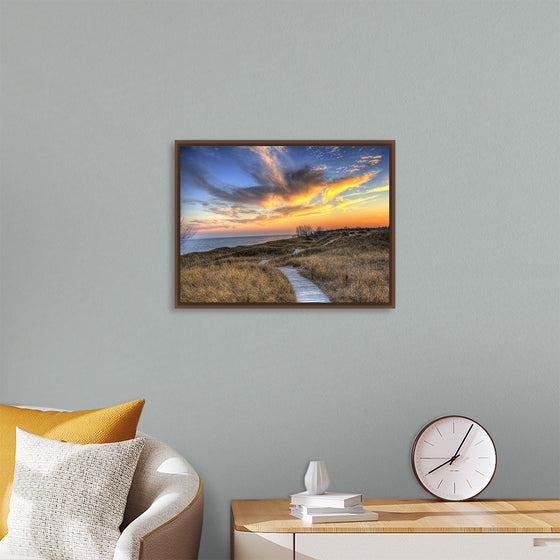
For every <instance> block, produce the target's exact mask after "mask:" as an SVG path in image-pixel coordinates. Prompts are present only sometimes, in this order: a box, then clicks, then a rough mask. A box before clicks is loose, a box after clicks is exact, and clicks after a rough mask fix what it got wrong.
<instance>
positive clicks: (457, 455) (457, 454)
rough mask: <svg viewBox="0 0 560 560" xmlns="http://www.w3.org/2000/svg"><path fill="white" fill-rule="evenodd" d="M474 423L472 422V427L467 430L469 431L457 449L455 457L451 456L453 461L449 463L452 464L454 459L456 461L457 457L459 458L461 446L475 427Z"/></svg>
mask: <svg viewBox="0 0 560 560" xmlns="http://www.w3.org/2000/svg"><path fill="white" fill-rule="evenodd" d="M473 426H474V424H471V427H470V428H469V429H468V430H467V433H466V434H465V437H464V438H463V441H462V442H461V443H460V444H459V447H457V451H455V455H453V457H451V463H449V464H450V465H452V464H453V461H455V459H457V457H459V450H460V449H461V447H463V443H465V440H466V439H467V436H468V435H469V434H470V433H471V430H472V428H473Z"/></svg>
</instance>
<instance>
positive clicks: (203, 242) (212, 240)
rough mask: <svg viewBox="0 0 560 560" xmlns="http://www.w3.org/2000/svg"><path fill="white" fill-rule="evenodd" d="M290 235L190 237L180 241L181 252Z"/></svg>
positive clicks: (247, 243)
mask: <svg viewBox="0 0 560 560" xmlns="http://www.w3.org/2000/svg"><path fill="white" fill-rule="evenodd" d="M290 237H292V236H291V235H251V236H245V237H208V238H205V239H197V238H196V237H192V238H191V239H187V240H186V241H182V242H181V254H182V255H184V254H185V253H195V252H202V251H211V250H212V249H217V248H218V247H239V246H240V245H256V244H257V243H266V242H267V241H274V240H276V239H288V238H290Z"/></svg>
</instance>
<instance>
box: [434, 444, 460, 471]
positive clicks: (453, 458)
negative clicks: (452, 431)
mask: <svg viewBox="0 0 560 560" xmlns="http://www.w3.org/2000/svg"><path fill="white" fill-rule="evenodd" d="M457 451H458V450H457ZM457 457H460V455H456V456H454V457H451V459H449V460H448V461H445V463H442V464H441V465H438V466H437V467H436V468H435V469H432V470H431V471H429V472H427V473H426V475H428V474H432V473H433V472H434V471H437V470H438V469H441V467H444V466H445V465H447V464H451V463H453V461H454V460H455V459H457Z"/></svg>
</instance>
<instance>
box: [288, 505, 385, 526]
mask: <svg viewBox="0 0 560 560" xmlns="http://www.w3.org/2000/svg"><path fill="white" fill-rule="evenodd" d="M362 510H363V511H362V512H352V513H316V514H312V515H311V514H306V513H303V512H302V511H301V510H299V509H297V508H293V507H292V508H290V515H292V516H293V517H297V518H298V519H301V520H302V521H305V522H307V523H344V522H346V523H348V522H355V521H377V520H378V519H379V516H378V515H377V513H375V512H373V511H368V510H367V509H364V508H362Z"/></svg>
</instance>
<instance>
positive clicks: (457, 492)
mask: <svg viewBox="0 0 560 560" xmlns="http://www.w3.org/2000/svg"><path fill="white" fill-rule="evenodd" d="M412 468H413V470H414V474H415V475H416V478H417V479H418V481H419V482H420V484H421V485H422V486H423V487H424V488H425V489H426V490H427V491H428V492H430V494H433V495H434V496H436V497H438V498H442V499H443V500H451V501H461V500H468V499H470V498H473V497H474V496H476V495H477V494H480V493H481V492H482V491H483V490H484V489H485V488H486V487H487V486H488V484H490V481H491V480H492V477H493V476H494V472H495V471H496V447H495V446H494V442H493V441H492V438H491V437H490V435H489V434H488V432H487V431H486V430H485V429H484V428H483V427H482V426H481V425H480V424H478V423H477V422H475V421H474V420H471V419H470V418H465V417H464V416H445V417H443V418H438V419H437V420H434V421H433V422H431V423H430V424H428V425H427V426H426V427H425V428H423V429H422V431H421V432H420V433H419V434H418V437H417V438H416V441H415V442H414V447H413V448H412Z"/></svg>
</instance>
